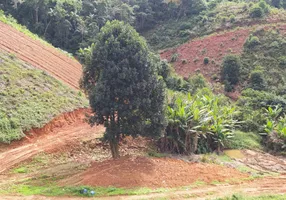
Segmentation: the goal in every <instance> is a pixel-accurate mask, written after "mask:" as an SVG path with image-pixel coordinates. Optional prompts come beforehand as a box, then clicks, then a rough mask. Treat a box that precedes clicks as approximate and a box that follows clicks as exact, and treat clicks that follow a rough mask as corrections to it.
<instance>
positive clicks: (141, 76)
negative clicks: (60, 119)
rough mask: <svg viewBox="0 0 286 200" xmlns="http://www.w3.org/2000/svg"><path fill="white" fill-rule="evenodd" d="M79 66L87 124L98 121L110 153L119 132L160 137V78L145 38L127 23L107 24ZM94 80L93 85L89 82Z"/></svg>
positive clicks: (162, 107)
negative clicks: (89, 113) (88, 114)
mask: <svg viewBox="0 0 286 200" xmlns="http://www.w3.org/2000/svg"><path fill="white" fill-rule="evenodd" d="M91 55H92V57H91V62H89V60H87V63H86V65H85V66H84V69H83V79H82V86H83V88H84V89H85V91H86V92H87V93H88V96H89V100H90V106H91V108H92V111H93V115H92V116H91V117H90V120H89V121H90V123H91V124H92V125H93V124H104V126H105V127H106V132H105V134H104V138H105V139H106V140H107V141H109V142H110V146H111V151H112V155H113V157H118V156H119V152H118V143H119V139H120V137H121V136H124V135H132V136H137V135H150V136H153V137H155V136H158V135H160V133H161V131H162V129H163V128H164V112H163V111H164V99H165V94H164V81H163V80H162V79H159V78H158V76H157V69H158V67H157V65H158V64H160V63H157V61H156V60H155V59H154V57H153V55H152V54H151V53H150V51H149V49H148V46H147V44H146V42H145V40H144V39H143V38H142V37H140V36H139V34H138V33H137V32H136V31H135V29H134V28H132V27H131V26H130V25H127V24H125V23H123V22H119V21H112V22H108V23H107V24H106V25H105V26H104V27H103V28H102V29H101V31H100V34H99V35H98V38H97V43H96V44H95V45H94V47H93V49H92V51H91ZM94 83H96V84H94Z"/></svg>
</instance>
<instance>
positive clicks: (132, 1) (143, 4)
mask: <svg viewBox="0 0 286 200" xmlns="http://www.w3.org/2000/svg"><path fill="white" fill-rule="evenodd" d="M223 1H224V0H212V1H205V0H182V1H181V2H180V1H174V0H173V1H166V0H97V1H95V0H3V1H1V2H2V3H0V9H2V10H4V12H5V13H6V14H10V15H12V16H13V17H14V18H15V19H17V21H18V22H19V23H20V24H22V25H25V26H27V28H28V29H29V30H31V31H32V32H34V33H36V34H38V35H39V36H41V37H43V38H44V39H46V40H47V41H49V42H50V43H52V44H53V45H54V46H56V47H59V48H61V49H64V50H66V51H68V52H70V53H75V52H76V51H77V50H78V49H80V48H82V47H87V46H89V45H91V44H92V43H94V42H95V41H94V40H95V36H96V35H97V34H98V33H99V30H100V29H101V27H102V26H104V24H105V23H106V22H107V21H108V20H114V19H117V20H121V21H124V22H127V23H129V24H131V25H132V26H133V27H135V28H136V30H137V31H139V32H140V33H144V32H145V31H148V30H150V29H152V28H153V27H155V26H156V25H158V24H162V22H164V21H167V20H170V19H175V20H178V19H180V18H183V17H186V16H194V17H193V18H195V17H197V16H198V15H199V13H200V12H202V11H205V10H212V9H214V8H215V7H216V5H217V4H219V3H221V2H223ZM230 2H249V0H244V1H241V0H236V1H230ZM252 2H257V1H256V0H253V1H252ZM269 4H272V5H273V6H276V7H283V6H284V7H286V2H285V0H270V1H269ZM200 20H205V19H204V18H203V17H202V18H201V19H200Z"/></svg>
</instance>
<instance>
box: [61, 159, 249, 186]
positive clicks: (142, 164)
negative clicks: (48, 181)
mask: <svg viewBox="0 0 286 200" xmlns="http://www.w3.org/2000/svg"><path fill="white" fill-rule="evenodd" d="M247 177H248V175H246V174H243V173H241V172H239V171H237V170H235V169H233V168H227V167H223V166H219V165H214V164H205V163H189V162H186V161H183V160H178V159H172V158H148V157H122V158H120V159H118V160H106V161H103V162H95V163H93V164H92V166H91V167H90V168H89V169H87V170H86V171H85V172H83V173H82V174H79V175H75V176H73V177H71V178H68V179H67V180H64V181H63V183H64V184H67V185H70V184H74V185H90V186H102V187H108V186H115V187H127V188H131V187H149V188H159V187H168V188H169V187H171V188H172V187H180V186H186V185H191V184H193V183H195V182H196V181H204V182H206V183H211V182H213V181H225V180H229V179H242V178H247Z"/></svg>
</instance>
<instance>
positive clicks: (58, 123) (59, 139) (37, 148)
mask: <svg viewBox="0 0 286 200" xmlns="http://www.w3.org/2000/svg"><path fill="white" fill-rule="evenodd" d="M87 112H88V110H87V109H78V110H75V111H73V112H69V113H64V114H62V115H60V116H58V117H56V118H55V119H53V120H52V121H51V122H50V123H48V124H46V125H45V126H44V127H43V128H39V129H33V130H32V131H30V132H29V133H27V137H26V138H24V139H23V140H21V141H18V142H14V143H12V144H11V145H9V146H7V147H3V146H2V147H1V148H2V149H5V151H4V152H2V153H0V163H1V165H0V174H1V173H3V172H4V171H6V170H8V169H10V168H11V167H13V166H15V165H17V164H19V163H21V162H23V161H26V160H28V159H31V158H32V157H33V156H35V155H36V154H38V153H41V152H46V153H51V152H56V151H63V150H67V149H69V148H70V147H74V146H77V145H79V144H80V141H81V140H85V139H89V138H96V137H100V136H101V135H102V133H103V131H104V127H102V126H95V127H90V125H89V124H87V123H85V122H84V118H85V113H87Z"/></svg>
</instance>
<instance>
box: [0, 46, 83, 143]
mask: <svg viewBox="0 0 286 200" xmlns="http://www.w3.org/2000/svg"><path fill="white" fill-rule="evenodd" d="M0 99H1V101H0V142H4V143H9V142H11V141H13V140H16V139H20V138H22V137H23V136H24V132H25V131H28V130H30V129H32V128H40V127H42V126H43V125H45V124H46V123H48V122H49V121H50V120H51V119H52V118H53V117H55V116H56V115H58V114H60V113H63V112H68V111H72V110H74V109H76V108H80V107H86V106H87V105H88V102H87V100H86V98H85V97H84V95H82V94H81V93H80V92H77V91H75V90H72V89H70V88H69V87H67V86H65V85H63V84H62V83H61V82H59V81H58V80H56V79H54V78H52V77H51V76H49V75H48V74H47V73H45V72H44V71H41V70H37V69H34V68H33V67H32V66H29V65H27V64H26V63H24V62H22V61H20V60H18V59H17V58H16V57H15V56H14V55H12V54H7V53H3V52H1V51H0Z"/></svg>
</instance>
